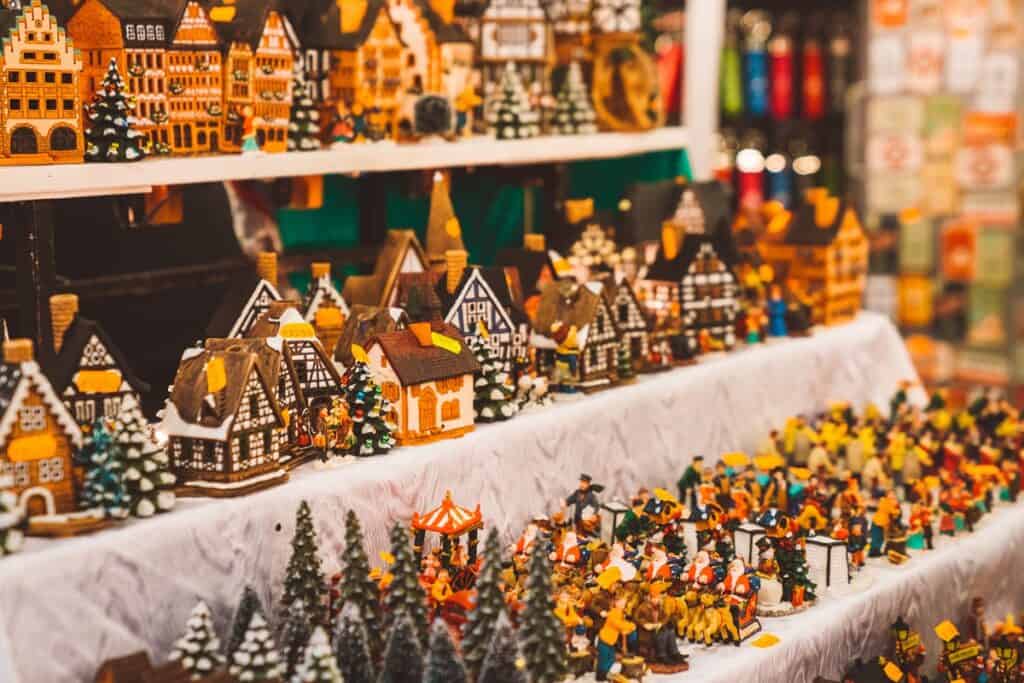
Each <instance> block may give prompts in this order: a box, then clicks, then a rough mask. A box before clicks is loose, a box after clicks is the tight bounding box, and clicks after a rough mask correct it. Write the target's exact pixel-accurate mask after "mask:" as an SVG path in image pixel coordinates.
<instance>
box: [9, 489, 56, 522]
mask: <svg viewBox="0 0 1024 683" xmlns="http://www.w3.org/2000/svg"><path fill="white" fill-rule="evenodd" d="M35 498H42V499H43V514H46V515H52V514H54V513H55V512H56V511H57V506H56V504H55V503H54V501H53V492H52V491H51V490H50V489H48V488H44V487H42V486H34V487H32V488H30V489H25V490H24V491H22V493H21V499H20V500H19V501H18V507H19V509H20V510H21V512H22V515H24V516H25V517H29V516H32V515H31V512H32V511H31V509H30V505H31V503H32V501H33V499H35Z"/></svg>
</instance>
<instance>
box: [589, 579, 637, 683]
mask: <svg viewBox="0 0 1024 683" xmlns="http://www.w3.org/2000/svg"><path fill="white" fill-rule="evenodd" d="M636 638H637V634H636V624H634V623H633V622H632V621H629V620H627V619H626V598H625V597H621V596H620V597H617V598H615V601H614V602H613V603H612V609H611V610H609V611H608V615H607V616H606V617H605V619H604V625H603V626H601V631H600V632H599V633H598V636H597V680H599V681H606V680H608V672H609V671H611V669H612V665H613V664H615V652H616V649H617V648H618V646H619V641H620V640H621V641H622V643H623V646H624V648H623V649H627V648H628V647H629V645H632V644H633V643H635V642H636Z"/></svg>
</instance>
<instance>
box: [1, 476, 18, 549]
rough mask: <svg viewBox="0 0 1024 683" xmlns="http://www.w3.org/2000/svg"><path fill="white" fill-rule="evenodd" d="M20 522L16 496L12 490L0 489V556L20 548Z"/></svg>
mask: <svg viewBox="0 0 1024 683" xmlns="http://www.w3.org/2000/svg"><path fill="white" fill-rule="evenodd" d="M20 524H21V514H20V513H19V512H18V497H17V496H16V495H15V494H14V492H13V491H0V557H2V556H4V555H10V554H11V553H16V552H18V551H19V550H21V542H22V541H23V540H24V534H23V533H22V532H21V529H20V528H19V526H20Z"/></svg>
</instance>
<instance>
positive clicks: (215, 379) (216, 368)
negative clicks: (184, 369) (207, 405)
mask: <svg viewBox="0 0 1024 683" xmlns="http://www.w3.org/2000/svg"><path fill="white" fill-rule="evenodd" d="M227 385H228V376H227V372H225V370H224V359H223V358H211V359H210V361H209V362H207V364H206V392H207V393H209V394H216V393H217V392H218V391H220V390H221V389H223V388H224V387H226V386H227Z"/></svg>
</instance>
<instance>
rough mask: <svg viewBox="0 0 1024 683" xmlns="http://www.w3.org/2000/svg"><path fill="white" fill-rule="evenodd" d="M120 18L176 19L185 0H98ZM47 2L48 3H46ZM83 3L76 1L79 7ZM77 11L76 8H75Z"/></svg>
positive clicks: (183, 6)
mask: <svg viewBox="0 0 1024 683" xmlns="http://www.w3.org/2000/svg"><path fill="white" fill-rule="evenodd" d="M99 2H100V3H102V4H103V6H104V7H106V8H107V9H108V10H110V12H111V13H112V14H113V15H114V16H116V17H118V18H120V19H165V20H168V21H176V20H177V19H178V17H179V16H181V12H182V10H183V9H184V8H185V3H186V2H187V0H99ZM47 4H49V3H47ZM83 4H84V3H78V4H77V6H78V7H81V6H82V5H83ZM75 11H76V12H77V11H78V10H77V8H76V10H75Z"/></svg>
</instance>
